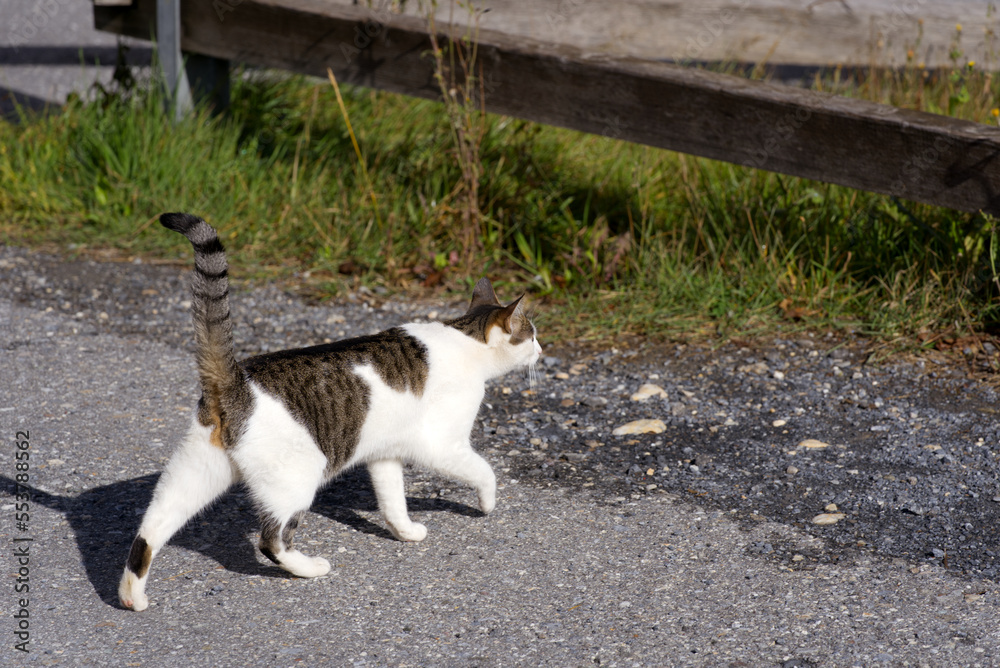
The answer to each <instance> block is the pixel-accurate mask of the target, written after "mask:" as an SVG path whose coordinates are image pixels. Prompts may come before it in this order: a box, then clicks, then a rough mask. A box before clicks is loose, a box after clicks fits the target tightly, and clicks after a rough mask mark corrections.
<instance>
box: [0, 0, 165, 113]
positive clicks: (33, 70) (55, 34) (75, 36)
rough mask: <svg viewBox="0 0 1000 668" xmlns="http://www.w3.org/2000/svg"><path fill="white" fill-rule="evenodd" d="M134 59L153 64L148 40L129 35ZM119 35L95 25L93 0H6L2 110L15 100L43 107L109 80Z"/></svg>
mask: <svg viewBox="0 0 1000 668" xmlns="http://www.w3.org/2000/svg"><path fill="white" fill-rule="evenodd" d="M122 42H123V43H124V44H125V45H127V46H129V47H130V51H129V52H128V62H129V63H132V64H136V65H140V64H148V63H149V61H150V54H151V49H150V45H149V44H148V43H144V42H141V41H138V40H133V39H123V40H122ZM117 55H118V38H117V37H116V36H115V35H110V34H108V33H102V32H97V31H96V30H94V17H93V3H91V2H90V0H0V115H3V116H8V117H9V116H11V115H12V114H15V113H16V112H15V103H17V104H20V105H21V106H23V107H25V108H27V109H31V110H35V111H40V110H43V109H45V108H46V107H47V106H51V105H53V104H56V105H58V104H63V103H64V102H65V101H66V97H67V96H68V95H69V94H70V93H77V94H81V95H86V94H88V92H89V91H92V90H93V88H92V87H93V85H94V84H95V83H100V84H102V85H105V86H106V85H108V83H109V82H110V81H111V75H112V72H113V70H114V64H115V61H116V58H117Z"/></svg>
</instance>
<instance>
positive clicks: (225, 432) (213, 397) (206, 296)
mask: <svg viewBox="0 0 1000 668" xmlns="http://www.w3.org/2000/svg"><path fill="white" fill-rule="evenodd" d="M160 224H161V225H163V226H164V227H166V228H167V229H168V230H174V231H175V232H180V233H181V234H183V235H184V236H185V237H187V239H188V241H190V242H191V245H192V246H194V268H195V271H194V280H193V282H192V286H191V287H192V293H193V294H192V299H191V311H192V314H193V315H194V332H195V342H196V344H197V348H198V352H197V359H198V374H199V376H200V378H201V389H202V401H201V403H200V404H199V406H198V421H199V422H201V423H202V424H203V425H205V426H206V427H215V429H214V430H213V432H212V442H213V443H215V444H216V445H218V446H219V447H228V446H230V445H232V443H233V440H234V437H236V436H238V434H234V433H233V431H234V428H235V427H236V425H235V424H233V423H234V422H239V420H238V419H237V420H232V419H230V418H231V417H236V416H233V415H230V414H231V413H233V412H235V413H237V414H239V413H240V407H241V405H242V404H244V403H245V399H246V396H247V395H248V393H249V390H248V389H247V386H246V378H245V377H244V375H243V370H242V369H241V368H240V366H239V364H238V363H237V361H236V355H235V353H234V351H233V322H232V318H231V317H230V315H229V264H228V263H227V262H226V252H225V249H224V248H223V247H222V242H221V241H219V235H218V234H216V232H215V229H213V228H212V226H211V225H209V224H208V223H206V222H205V221H204V220H202V219H201V218H198V217H197V216H192V215H191V214H187V213H165V214H163V215H161V216H160Z"/></svg>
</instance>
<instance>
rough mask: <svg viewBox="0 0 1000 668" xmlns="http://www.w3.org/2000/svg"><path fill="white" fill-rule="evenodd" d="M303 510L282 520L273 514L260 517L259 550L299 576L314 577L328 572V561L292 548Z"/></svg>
mask: <svg viewBox="0 0 1000 668" xmlns="http://www.w3.org/2000/svg"><path fill="white" fill-rule="evenodd" d="M302 514H303V511H299V512H297V513H295V514H294V515H292V516H291V517H290V518H288V519H286V520H284V521H282V519H281V518H278V517H277V516H275V515H264V514H262V517H261V529H260V551H261V552H262V553H263V554H264V556H265V557H267V558H268V559H270V560H271V561H273V562H274V563H276V564H277V565H278V566H281V567H282V568H283V569H285V570H286V571H288V572H289V573H291V574H292V575H297V576H299V577H300V578H316V577H319V576H321V575H326V574H327V573H329V572H330V562H329V561H327V560H326V559H324V558H323V557H307V556H306V555H304V554H302V553H301V552H299V551H298V550H295V549H292V537H293V536H294V534H295V529H296V528H298V526H299V520H300V518H301V517H302Z"/></svg>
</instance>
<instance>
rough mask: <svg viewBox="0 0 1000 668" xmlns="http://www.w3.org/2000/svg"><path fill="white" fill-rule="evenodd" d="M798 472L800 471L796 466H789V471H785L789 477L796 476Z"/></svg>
mask: <svg viewBox="0 0 1000 668" xmlns="http://www.w3.org/2000/svg"><path fill="white" fill-rule="evenodd" d="M798 472H799V470H798V469H797V468H795V467H794V466H789V467H788V468H787V469H785V473H787V474H788V475H795V474H796V473H798Z"/></svg>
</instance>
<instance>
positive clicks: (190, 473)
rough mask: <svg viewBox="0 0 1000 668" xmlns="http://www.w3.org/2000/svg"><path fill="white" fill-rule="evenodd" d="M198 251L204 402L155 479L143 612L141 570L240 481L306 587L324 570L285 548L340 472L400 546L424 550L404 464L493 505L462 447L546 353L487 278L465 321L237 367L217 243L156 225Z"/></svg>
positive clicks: (144, 542)
mask: <svg viewBox="0 0 1000 668" xmlns="http://www.w3.org/2000/svg"><path fill="white" fill-rule="evenodd" d="M160 222H161V223H162V224H163V225H164V227H167V228H168V229H171V230H175V231H177V232H180V233H181V234H183V235H184V236H186V237H187V238H188V240H189V241H190V242H191V244H192V245H193V246H194V251H195V272H194V281H193V286H192V288H193V298H192V301H191V304H192V311H193V314H194V325H195V339H196V344H197V361H198V372H199V376H200V378H201V391H202V395H201V399H200V401H199V402H198V410H197V414H196V416H195V418H194V420H193V421H192V424H191V428H190V431H189V432H188V435H187V437H186V438H185V439H184V442H183V443H182V444H181V446H180V447H179V449H178V450H177V452H176V453H175V454H174V455H173V457H172V458H171V459H170V462H169V463H168V464H167V467H166V469H165V470H164V472H163V474H162V475H161V476H160V480H159V482H158V483H157V485H156V490H155V491H154V493H153V500H152V502H151V503H150V505H149V508H148V510H147V511H146V515H145V516H144V517H143V520H142V524H141V526H140V527H139V532H138V535H136V537H135V540H134V541H133V543H132V549H131V550H130V552H129V555H128V560H127V562H126V565H125V572H124V573H123V574H122V579H121V583H120V585H119V587H118V596H119V599H120V600H121V603H122V605H124V606H125V607H128V608H132V609H133V610H144V609H145V608H146V607H147V606H148V605H149V601H148V599H147V597H146V594H145V586H146V580H147V578H148V577H149V566H150V563H151V562H152V560H153V557H154V556H155V555H156V553H157V552H158V551H159V550H160V548H162V547H163V545H164V544H165V543H166V542H167V541H168V540H169V539H170V537H171V536H172V535H173V534H174V533H176V532H177V531H178V530H180V529H181V527H183V526H184V524H185V523H187V521H188V520H189V519H191V518H192V517H193V516H194V515H196V514H197V513H198V512H199V511H201V510H202V509H204V508H205V507H206V506H207V505H208V504H210V503H211V502H212V501H213V500H215V499H217V498H218V497H219V496H220V495H221V494H222V493H223V492H225V491H226V490H227V489H229V487H230V486H231V485H232V484H233V483H235V482H237V481H242V482H243V483H244V484H245V485H246V487H247V489H248V490H249V492H250V494H251V496H252V498H253V500H254V502H255V503H256V506H257V508H258V510H259V512H260V517H261V536H260V550H261V552H263V553H264V555H265V556H266V557H267V558H268V559H270V560H271V561H273V562H274V563H276V564H277V565H278V566H280V567H281V568H283V569H285V570H287V571H288V572H290V573H292V574H294V575H297V576H300V577H317V576H320V575H324V574H326V573H327V572H328V571H329V570H330V563H329V562H328V561H327V560H326V559H323V558H321V557H309V556H306V555H304V554H302V553H301V552H299V551H298V550H296V549H293V548H292V536H293V534H294V532H295V528H296V527H297V525H298V523H299V518H300V517H301V516H302V514H303V513H304V512H305V511H306V510H308V509H309V506H310V505H311V504H312V501H313V497H314V496H315V494H316V491H317V489H318V488H319V487H320V486H321V485H323V484H324V483H326V482H327V481H329V480H330V479H331V478H333V477H334V476H336V475H337V474H338V473H341V472H342V471H344V470H346V469H349V468H351V467H352V466H357V465H360V464H364V465H366V466H367V467H368V471H369V473H370V475H371V480H372V484H373V485H374V488H375V495H376V497H377V499H378V506H379V510H380V511H381V513H382V516H383V517H384V518H385V522H386V524H388V526H389V529H390V530H391V531H392V533H393V535H395V536H396V537H397V538H398V539H400V540H404V541H419V540H423V539H424V537H425V536H426V535H427V530H426V528H425V527H424V526H423V525H422V524H419V523H416V522H413V521H411V520H410V518H409V516H408V514H407V511H406V498H405V496H404V487H403V464H404V463H412V464H416V465H419V466H423V467H427V468H430V469H432V470H434V471H437V472H438V473H441V474H443V475H445V476H447V477H449V478H453V479H455V480H458V481H460V482H463V483H465V484H468V485H470V486H471V487H472V488H474V489H475V490H476V492H477V494H478V496H479V507H480V508H481V509H482V511H483V512H484V513H489V512H490V511H492V510H493V508H494V506H495V505H496V477H495V476H494V474H493V470H492V469H491V468H490V466H489V464H487V463H486V460H484V459H483V458H482V457H481V456H479V455H478V454H476V452H475V451H474V450H473V449H472V446H471V444H470V441H469V437H470V434H471V431H472V427H473V423H474V421H475V418H476V415H477V413H478V411H479V406H480V403H481V402H482V399H483V395H484V392H485V385H486V381H487V380H489V379H491V378H495V377H497V376H500V375H502V374H504V373H507V372H508V371H511V370H514V369H517V368H520V367H525V366H530V365H533V364H534V363H535V362H536V361H537V360H538V357H539V354H540V353H541V346H539V345H538V342H537V340H536V339H535V327H534V325H532V323H531V321H530V320H529V319H528V318H527V317H526V316H525V315H524V313H523V312H522V310H521V306H520V298H519V299H518V300H516V301H514V302H513V303H511V304H509V305H507V306H503V305H502V304H500V302H499V301H498V300H497V298H496V294H495V293H494V292H493V287H492V285H491V284H490V282H489V280H487V279H485V278H483V279H481V280H480V281H479V282H478V283H477V284H476V287H475V290H474V292H473V295H472V303H471V304H470V306H469V310H468V311H467V312H466V313H465V315H463V316H461V317H459V318H456V319H454V320H451V321H448V322H431V323H410V324H407V325H402V326H400V327H396V328H393V329H389V330H386V331H384V332H381V333H379V334H374V335H371V336H362V337H359V338H355V339H349V340H345V341H339V342H336V343H329V344H324V345H319V346H313V347H310V348H300V349H295V350H286V351H282V352H276V353H268V354H265V355H259V356H257V357H251V358H249V359H247V360H244V361H242V362H238V361H237V360H236V357H235V355H234V352H233V330H232V320H231V318H230V315H229V281H228V278H227V276H228V265H227V263H226V256H225V252H224V250H223V247H222V244H221V243H220V242H219V238H218V236H217V234H216V232H215V230H214V229H213V228H212V227H211V226H209V225H208V224H207V223H206V222H205V221H203V220H201V219H200V218H198V217H196V216H192V215H189V214H180V213H168V214H164V215H162V216H161V217H160Z"/></svg>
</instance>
